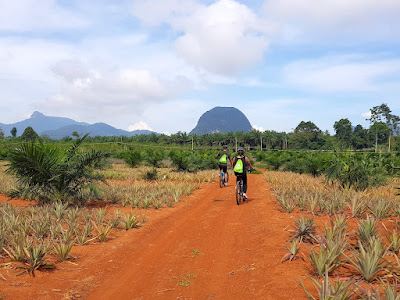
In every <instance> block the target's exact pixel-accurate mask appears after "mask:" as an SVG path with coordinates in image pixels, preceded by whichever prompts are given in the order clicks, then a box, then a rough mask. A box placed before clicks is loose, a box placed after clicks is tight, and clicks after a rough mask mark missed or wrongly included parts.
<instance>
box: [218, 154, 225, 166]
mask: <svg viewBox="0 0 400 300" xmlns="http://www.w3.org/2000/svg"><path fill="white" fill-rule="evenodd" d="M219 162H220V163H221V164H226V154H224V155H222V156H221V158H220V160H219Z"/></svg>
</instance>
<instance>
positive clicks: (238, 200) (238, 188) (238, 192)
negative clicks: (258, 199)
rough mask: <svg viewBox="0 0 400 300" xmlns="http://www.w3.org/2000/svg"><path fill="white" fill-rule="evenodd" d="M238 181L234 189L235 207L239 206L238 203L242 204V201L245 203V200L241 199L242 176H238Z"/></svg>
mask: <svg viewBox="0 0 400 300" xmlns="http://www.w3.org/2000/svg"><path fill="white" fill-rule="evenodd" d="M238 178H239V180H238V181H237V182H236V189H235V193H236V203H237V205H240V203H242V201H245V200H246V199H245V198H244V197H243V194H244V192H243V178H242V176H240V175H239V176H238Z"/></svg>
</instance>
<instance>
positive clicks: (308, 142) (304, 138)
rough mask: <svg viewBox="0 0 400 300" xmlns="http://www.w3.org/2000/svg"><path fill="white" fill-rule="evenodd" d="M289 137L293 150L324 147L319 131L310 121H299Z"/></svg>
mask: <svg viewBox="0 0 400 300" xmlns="http://www.w3.org/2000/svg"><path fill="white" fill-rule="evenodd" d="M289 137H290V140H289V144H290V145H291V148H292V147H293V148H294V149H319V148H321V147H322V146H323V145H324V139H323V134H322V131H321V129H319V128H318V127H317V125H315V124H314V123H313V122H311V121H308V122H304V121H301V122H300V123H299V125H297V127H296V128H295V130H294V132H293V133H292V134H291V135H290V136H289Z"/></svg>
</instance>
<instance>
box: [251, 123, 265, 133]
mask: <svg viewBox="0 0 400 300" xmlns="http://www.w3.org/2000/svg"><path fill="white" fill-rule="evenodd" d="M253 129H255V130H257V131H261V132H264V131H265V129H264V127H262V126H258V125H253Z"/></svg>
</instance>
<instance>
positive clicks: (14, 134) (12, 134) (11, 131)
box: [10, 127, 17, 137]
mask: <svg viewBox="0 0 400 300" xmlns="http://www.w3.org/2000/svg"><path fill="white" fill-rule="evenodd" d="M10 133H11V136H12V137H16V136H17V128H16V127H13V128H12V129H11V130H10Z"/></svg>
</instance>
